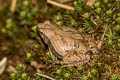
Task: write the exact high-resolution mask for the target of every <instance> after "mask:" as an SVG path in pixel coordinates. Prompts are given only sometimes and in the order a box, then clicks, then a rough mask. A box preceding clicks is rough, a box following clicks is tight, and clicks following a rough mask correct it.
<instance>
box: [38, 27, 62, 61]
mask: <svg viewBox="0 0 120 80" xmlns="http://www.w3.org/2000/svg"><path fill="white" fill-rule="evenodd" d="M38 29H39V28H38ZM38 29H37V33H38V35H39V36H40V38H41V39H42V41H43V42H44V40H43V38H42V37H41V36H42V35H43V36H44V37H45V38H46V39H47V41H48V43H45V42H44V44H45V45H46V44H47V46H49V47H50V50H51V52H52V54H53V55H54V56H55V57H57V58H58V59H60V60H62V59H63V56H61V55H59V53H57V52H56V50H55V49H54V47H53V45H52V44H51V41H50V40H49V38H48V37H47V36H45V34H44V33H42V32H40V31H39V30H38Z"/></svg>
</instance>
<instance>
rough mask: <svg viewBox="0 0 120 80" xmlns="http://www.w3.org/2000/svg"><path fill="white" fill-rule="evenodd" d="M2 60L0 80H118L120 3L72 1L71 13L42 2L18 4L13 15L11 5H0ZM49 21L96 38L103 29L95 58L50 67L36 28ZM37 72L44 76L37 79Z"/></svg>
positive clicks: (4, 2)
mask: <svg viewBox="0 0 120 80" xmlns="http://www.w3.org/2000/svg"><path fill="white" fill-rule="evenodd" d="M0 4H1V5H0V17H1V18H0V60H2V58H3V57H7V59H8V63H7V66H6V69H5V71H4V73H3V74H2V75H1V77H0V80H20V79H21V80H47V78H46V76H49V77H52V78H53V79H58V80H119V79H120V68H119V67H120V54H119V52H120V49H119V48H120V33H119V32H120V1H119V0H114V1H113V0H97V1H96V2H95V3H94V5H93V6H92V7H89V6H87V5H86V4H85V1H83V0H76V1H74V2H71V3H70V4H68V5H70V6H74V8H75V11H71V10H66V9H62V8H59V7H56V6H55V5H50V4H47V2H46V1H44V0H31V1H27V0H25V1H24V0H17V4H16V7H15V11H14V12H12V11H11V10H10V6H11V5H10V1H9V0H5V1H2V0H1V2H0ZM45 20H50V21H51V22H52V23H54V24H57V25H58V26H59V27H60V26H62V25H66V26H68V27H73V28H75V29H77V30H78V31H80V32H81V33H82V34H83V35H86V34H87V35H88V34H89V35H93V36H94V38H95V39H96V40H99V39H100V38H101V35H102V34H103V33H104V31H105V37H104V39H103V40H104V41H103V46H102V48H101V51H100V52H99V54H93V55H91V60H90V62H88V63H87V64H85V65H83V66H80V67H63V65H58V64H54V61H52V59H51V57H50V54H49V51H48V48H47V46H45V45H44V43H43V41H42V40H41V38H40V37H39V35H38V33H37V31H36V25H37V24H38V23H39V22H44V21H45ZM36 73H39V74H43V75H45V76H42V75H37V74H36Z"/></svg>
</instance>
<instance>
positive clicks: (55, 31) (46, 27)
mask: <svg viewBox="0 0 120 80" xmlns="http://www.w3.org/2000/svg"><path fill="white" fill-rule="evenodd" d="M38 32H39V34H40V36H41V37H42V38H43V40H44V42H45V43H46V44H47V45H48V47H49V51H50V53H51V56H52V59H53V60H54V61H55V62H58V63H61V64H64V65H67V66H80V65H83V64H85V63H87V62H88V61H89V60H90V53H91V52H97V51H98V50H97V46H96V43H95V42H93V41H94V40H93V39H92V38H90V37H88V36H87V37H83V36H82V35H81V33H79V32H78V31H77V30H75V29H72V28H69V27H65V26H63V27H57V26H56V25H55V24H52V23H50V21H45V22H44V23H39V24H38Z"/></svg>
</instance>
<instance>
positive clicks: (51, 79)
mask: <svg viewBox="0 0 120 80" xmlns="http://www.w3.org/2000/svg"><path fill="white" fill-rule="evenodd" d="M36 74H37V75H39V76H42V77H45V78H47V79H50V80H55V79H53V78H52V77H49V76H47V75H44V74H40V73H36Z"/></svg>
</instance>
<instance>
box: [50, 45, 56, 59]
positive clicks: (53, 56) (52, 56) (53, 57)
mask: <svg viewBox="0 0 120 80" xmlns="http://www.w3.org/2000/svg"><path fill="white" fill-rule="evenodd" d="M49 52H50V56H51V58H52V60H53V61H57V58H56V57H55V55H53V54H52V52H51V49H50V47H49Z"/></svg>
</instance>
